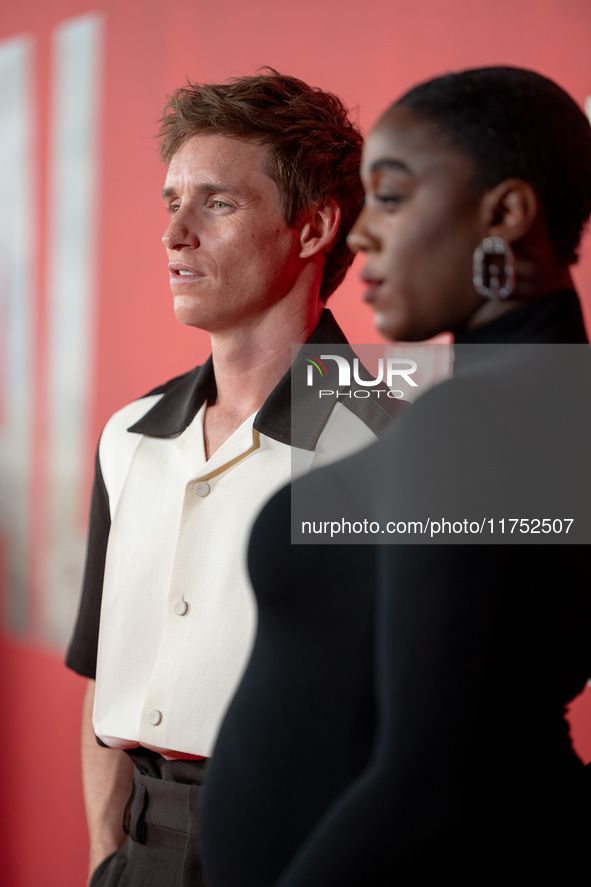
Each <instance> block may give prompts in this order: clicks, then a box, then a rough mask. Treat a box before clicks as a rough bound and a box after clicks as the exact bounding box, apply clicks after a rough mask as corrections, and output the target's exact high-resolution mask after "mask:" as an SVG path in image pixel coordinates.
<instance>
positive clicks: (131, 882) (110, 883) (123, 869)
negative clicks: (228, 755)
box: [90, 752, 206, 887]
mask: <svg viewBox="0 0 591 887" xmlns="http://www.w3.org/2000/svg"><path fill="white" fill-rule="evenodd" d="M132 757H133V758H134V763H135V771H134V777H133V785H132V789H131V792H130V795H129V799H128V801H127V804H126V807H125V813H124V820H123V827H124V830H125V831H126V833H127V838H126V839H125V841H124V843H123V845H122V846H121V847H120V848H119V850H118V851H117V852H116V853H114V854H113V855H112V856H109V857H108V858H107V859H105V860H104V862H102V863H101V864H100V865H99V867H98V868H97V870H96V871H95V873H94V875H93V876H92V880H91V882H90V887H206V882H205V880H204V877H203V874H202V872H201V861H200V853H199V846H198V843H197V833H196V821H197V808H198V804H199V799H200V795H201V791H202V782H203V771H204V766H205V763H206V762H205V761H164V760H163V759H162V758H160V759H159V760H158V759H157V758H155V757H154V758H151V757H150V758H148V757H145V758H143V757H142V755H141V753H139V754H138V753H136V752H134V753H133V754H132Z"/></svg>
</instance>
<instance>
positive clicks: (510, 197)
mask: <svg viewBox="0 0 591 887" xmlns="http://www.w3.org/2000/svg"><path fill="white" fill-rule="evenodd" d="M538 211H539V202H538V198H537V196H536V192H535V191H534V189H533V188H532V186H531V185H529V184H528V183H527V182H524V181H523V180H522V179H506V180H505V181H504V182H499V184H498V185H495V187H494V188H491V190H490V191H487V193H486V194H485V195H484V198H483V221H484V224H485V226H486V229H487V235H488V236H489V237H502V238H503V239H504V240H505V241H506V242H507V243H515V241H516V240H521V238H522V237H525V236H526V234H528V233H529V232H530V230H531V229H532V227H533V225H534V223H535V221H536V219H537V217H538Z"/></svg>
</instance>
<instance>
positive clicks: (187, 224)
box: [162, 209, 199, 249]
mask: <svg viewBox="0 0 591 887" xmlns="http://www.w3.org/2000/svg"><path fill="white" fill-rule="evenodd" d="M162 243H163V244H164V246H165V248H166V249H185V248H189V249H190V248H193V249H194V248H195V247H197V246H199V236H198V234H197V230H196V226H195V224H194V220H191V219H189V218H188V216H187V213H186V212H183V210H182V209H178V210H177V211H176V212H175V213H174V215H172V216H171V219H170V222H169V224H168V228H167V229H166V231H165V232H164V234H163V235H162Z"/></svg>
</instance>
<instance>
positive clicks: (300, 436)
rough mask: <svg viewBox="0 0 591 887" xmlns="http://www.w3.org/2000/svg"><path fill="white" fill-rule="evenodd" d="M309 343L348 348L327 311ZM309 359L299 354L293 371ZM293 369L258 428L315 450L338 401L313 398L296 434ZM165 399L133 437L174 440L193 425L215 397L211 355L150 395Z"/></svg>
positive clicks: (263, 409)
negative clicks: (292, 421) (292, 419)
mask: <svg viewBox="0 0 591 887" xmlns="http://www.w3.org/2000/svg"><path fill="white" fill-rule="evenodd" d="M306 344H307V345H314V344H319V345H320V344H325V345H347V339H346V338H345V335H344V334H343V332H342V330H341V328H340V327H339V325H338V323H337V322H336V320H335V319H334V317H333V316H332V314H331V312H330V311H328V309H324V311H323V312H322V315H321V317H320V322H319V324H318V326H317V327H316V329H315V330H314V332H313V333H312V335H311V336H310V338H309V339H308V342H307V343H306ZM300 360H305V357H304V356H303V355H302V354H300V355H298V358H297V359H296V363H295V364H294V367H295V366H297V365H298V362H299V361H300ZM294 367H292V368H291V369H290V370H288V372H287V373H286V374H285V375H284V376H283V378H282V379H281V381H280V382H279V384H278V385H276V387H275V388H274V389H273V391H272V392H271V394H270V395H269V397H268V398H267V400H266V401H265V402H264V404H263V405H262V407H261V409H260V410H259V411H258V413H257V415H256V417H255V421H254V427H255V428H256V429H257V431H260V432H261V434H265V435H266V436H267V437H272V438H273V439H274V440H277V441H279V442H280V443H285V444H290V445H292V446H297V447H302V448H303V449H306V450H313V449H314V447H315V446H316V442H317V440H318V438H319V437H320V433H321V432H322V429H323V427H324V425H325V423H326V421H327V419H328V417H329V415H330V413H331V411H332V409H333V407H334V404H335V400H336V395H335V397H325V398H324V397H323V398H318V399H311V400H310V403H309V405H308V406H307V407H306V411H305V421H304V422H301V421H298V423H297V424H298V428H297V431H296V430H295V429H294V433H293V434H292V428H291V373H292V371H293V369H294ZM154 394H162V395H163V396H162V397H161V399H160V400H159V401H158V403H157V404H155V406H153V407H152V409H151V410H148V412H147V413H146V414H145V416H143V417H142V418H141V419H140V420H139V421H138V422H136V423H135V424H134V425H132V426H131V427H130V428H128V429H127V430H128V431H131V432H133V433H135V434H147V435H150V436H152V437H174V436H176V435H178V434H181V433H182V432H183V431H184V430H185V429H186V428H187V427H188V426H189V425H190V424H191V422H192V421H193V419H194V418H195V416H196V415H197V413H198V411H199V409H200V408H201V406H202V405H203V403H204V402H205V401H206V399H207V398H208V396H209V395H210V394H212V395H215V377H214V373H213V363H212V359H211V356H210V357H209V358H208V359H207V361H206V362H205V363H204V364H203V365H202V366H199V367H196V368H195V369H194V370H191V371H190V372H188V373H185V375H183V376H178V377H177V378H176V379H171V381H170V382H167V383H166V384H165V385H162V386H161V387H160V388H155V389H154V390H153V391H150V392H149V394H148V395H146V397H148V396H150V395H154Z"/></svg>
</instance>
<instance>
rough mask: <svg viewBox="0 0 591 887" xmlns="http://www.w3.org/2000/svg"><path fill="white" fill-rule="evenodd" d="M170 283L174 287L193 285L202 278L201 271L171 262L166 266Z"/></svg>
mask: <svg viewBox="0 0 591 887" xmlns="http://www.w3.org/2000/svg"><path fill="white" fill-rule="evenodd" d="M168 271H169V273H170V282H171V284H174V285H175V286H176V285H178V284H183V283H193V282H194V281H195V280H198V279H199V278H200V277H204V276H205V275H204V274H203V272H202V271H199V270H198V269H197V268H192V267H191V265H183V264H182V263H181V262H171V263H170V264H169V266H168Z"/></svg>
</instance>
